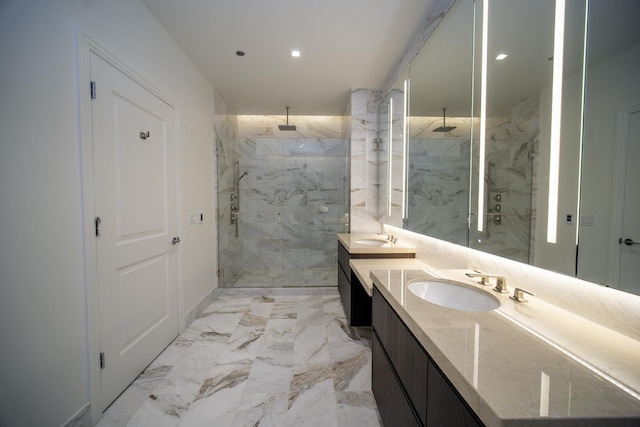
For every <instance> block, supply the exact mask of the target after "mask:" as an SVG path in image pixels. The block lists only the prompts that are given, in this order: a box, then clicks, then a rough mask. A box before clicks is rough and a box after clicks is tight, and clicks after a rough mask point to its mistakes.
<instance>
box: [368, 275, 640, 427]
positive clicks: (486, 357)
mask: <svg viewBox="0 0 640 427" xmlns="http://www.w3.org/2000/svg"><path fill="white" fill-rule="evenodd" d="M407 267H408V268H409V269H404V270H403V269H401V268H402V267H395V266H394V267H391V268H384V267H383V268H379V269H374V270H371V272H370V277H371V279H372V281H373V283H374V286H375V287H376V288H377V289H378V290H379V291H380V293H381V294H382V295H383V296H384V297H385V298H386V299H387V301H389V303H390V304H391V306H392V307H393V308H394V310H395V311H396V312H397V313H398V315H399V316H400V317H401V318H402V320H403V321H404V322H405V324H406V325H407V327H408V328H409V329H410V330H411V332H412V333H413V334H414V336H415V337H416V338H417V339H418V341H419V342H420V343H421V344H422V346H423V347H424V348H425V350H427V352H428V353H429V355H430V356H431V358H432V359H433V360H434V361H435V363H436V364H437V365H438V366H439V367H440V369H441V370H442V371H443V372H444V373H445V375H446V376H447V377H448V378H449V380H450V381H451V383H452V384H453V385H454V387H455V388H456V389H457V390H458V392H459V393H460V394H461V395H462V397H463V398H464V399H465V400H466V401H467V403H468V404H469V406H470V407H471V408H472V409H473V410H474V412H475V413H476V414H477V415H478V416H479V417H480V419H481V420H482V421H483V422H484V423H485V424H486V425H487V426H489V427H493V426H525V425H531V423H532V422H534V420H535V422H536V425H548V424H546V423H545V422H546V421H551V420H554V419H555V420H560V419H562V422H561V423H560V425H562V426H604V425H606V426H618V425H620V426H634V425H636V426H637V425H640V394H639V393H638V392H637V391H634V387H635V382H638V381H639V378H640V366H636V365H640V363H638V362H640V352H639V351H640V347H639V346H638V345H639V344H638V342H637V341H634V340H630V339H629V338H626V339H625V337H614V338H608V341H603V342H598V341H599V340H600V335H599V334H598V332H597V325H595V324H591V326H588V325H587V324H581V323H580V322H579V320H576V319H573V318H571V317H566V318H565V317H558V316H559V315H558V314H557V313H554V312H553V311H549V312H547V311H545V309H546V308H547V307H546V306H545V305H544V303H543V302H540V301H535V297H528V298H529V301H530V302H528V303H517V302H515V301H512V300H510V299H509V296H508V295H500V294H498V293H495V292H493V291H491V290H486V289H490V288H484V287H482V286H481V285H477V284H476V282H475V280H474V279H469V278H467V277H466V276H465V275H464V272H465V271H468V270H464V271H463V270H450V271H434V270H416V269H411V267H410V266H408V265H407ZM428 277H445V278H449V279H454V280H459V281H462V282H465V283H467V284H470V285H473V286H477V287H478V288H480V289H482V290H483V291H484V292H490V293H492V294H493V295H495V296H497V297H498V298H499V299H500V301H501V306H500V307H499V308H498V309H496V310H493V311H489V312H480V313H478V312H466V311H459V310H454V309H449V308H445V307H441V306H439V305H436V304H432V303H429V302H427V301H424V300H422V299H421V298H419V297H417V296H415V295H414V294H413V293H412V292H411V291H409V289H408V285H409V283H410V282H411V281H412V280H415V279H419V278H428ZM510 291H513V289H511V288H510ZM567 316H570V315H567ZM547 317H548V319H546V318H547ZM545 319H546V320H545ZM573 320H576V322H577V323H576V324H577V325H578V328H579V329H580V330H579V331H578V330H576V329H577V328H576V327H574V329H573V332H572V329H571V328H572V326H571V325H570V324H572V323H574V322H573ZM545 322H546V323H545ZM537 323H541V324H542V331H543V332H544V331H545V328H547V329H548V330H550V331H553V327H552V324H553V323H555V324H556V326H557V331H556V332H555V336H554V335H553V332H551V335H552V336H551V339H549V338H548V336H547V334H546V333H545V334H543V333H540V332H538V330H536V329H537V328H534V327H532V326H535V325H536V324H537ZM560 323H566V324H560ZM591 327H593V328H594V329H593V330H592V329H591ZM563 334H571V336H564V337H563ZM563 338H564V339H565V340H567V341H566V342H571V341H579V342H581V343H579V345H578V348H579V347H580V345H582V346H583V347H584V348H588V347H589V346H591V347H592V348H595V347H597V346H600V347H607V349H605V350H603V351H602V353H601V357H602V358H603V360H601V362H602V364H603V365H602V366H598V368H595V367H594V366H593V365H592V364H591V363H587V362H585V361H584V359H582V358H580V357H576V355H575V353H574V352H570V351H567V350H566V348H565V347H564V346H562V345H559V344H558V342H560V341H562V339H563ZM616 340H619V341H616ZM588 341H590V343H588ZM614 341H615V342H614ZM607 355H608V357H607ZM623 362H624V363H626V365H627V366H622V367H621V366H617V365H619V363H623ZM607 363H608V364H609V365H612V366H613V365H616V366H617V368H612V366H607ZM600 368H602V369H600ZM616 369H617V371H616ZM613 375H616V376H613ZM613 378H617V379H616V380H614V379H613ZM635 390H637V389H635ZM538 423H539V424H538Z"/></svg>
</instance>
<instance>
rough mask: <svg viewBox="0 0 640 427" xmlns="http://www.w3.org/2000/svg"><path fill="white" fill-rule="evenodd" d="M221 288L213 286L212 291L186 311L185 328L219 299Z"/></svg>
mask: <svg viewBox="0 0 640 427" xmlns="http://www.w3.org/2000/svg"><path fill="white" fill-rule="evenodd" d="M218 291H219V288H213V289H212V290H211V292H209V293H208V294H207V295H205V296H204V297H203V298H202V299H201V300H200V302H198V303H197V304H196V305H195V306H193V308H191V310H189V311H188V312H186V313H185V315H184V325H185V328H188V327H189V325H191V324H192V323H193V321H194V320H196V319H197V318H198V316H200V314H202V312H203V311H204V310H205V309H206V308H207V307H209V305H210V304H211V303H212V302H213V301H215V300H216V299H217V294H218Z"/></svg>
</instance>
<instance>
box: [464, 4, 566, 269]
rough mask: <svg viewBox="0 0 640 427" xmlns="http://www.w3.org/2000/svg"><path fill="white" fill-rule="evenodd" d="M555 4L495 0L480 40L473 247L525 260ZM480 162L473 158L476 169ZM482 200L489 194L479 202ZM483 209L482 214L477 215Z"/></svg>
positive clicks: (528, 243)
mask: <svg viewBox="0 0 640 427" xmlns="http://www.w3.org/2000/svg"><path fill="white" fill-rule="evenodd" d="M554 5H555V0H542V1H536V2H526V3H525V2H522V1H515V2H514V1H513V0H491V2H490V3H489V5H488V14H487V15H486V16H483V18H484V21H483V22H486V23H487V24H488V27H487V46H480V45H478V48H479V49H478V51H477V52H478V53H479V54H478V55H477V58H476V60H477V61H481V55H482V54H484V55H486V80H485V81H486V124H485V129H486V131H485V134H484V135H483V136H484V139H485V158H484V182H483V184H484V194H483V195H482V196H480V195H479V194H478V192H477V191H475V189H476V188H477V187H478V186H477V185H476V183H477V182H478V181H477V180H478V177H477V176H476V177H474V186H473V188H474V197H473V200H472V207H473V208H474V213H475V215H474V217H475V218H477V219H476V221H482V223H481V224H479V225H478V224H477V223H474V224H472V227H471V232H472V233H473V238H472V239H471V242H470V246H471V247H472V248H475V249H480V250H483V251H486V252H489V253H492V254H494V255H500V256H504V257H508V258H511V259H514V260H516V261H520V262H525V263H528V262H529V261H530V242H531V229H532V225H535V223H534V222H532V212H533V201H534V197H533V183H534V179H535V177H534V164H533V163H534V162H533V160H534V157H535V153H536V148H537V147H538V145H539V137H540V125H541V117H540V113H541V89H543V88H549V87H551V77H552V73H551V71H552V66H553V63H552V62H551V61H549V60H548V58H549V57H551V56H552V55H553V23H554ZM525 9H526V10H525ZM479 27H480V28H482V24H480V25H479ZM485 49H486V50H485ZM479 98H480V97H478V100H479ZM481 108H482V106H481V105H478V108H477V111H478V112H480V111H481ZM544 120H545V119H544V118H542V121H544ZM480 136H481V135H478V140H477V141H474V143H479V139H480ZM475 152H476V153H478V152H479V147H478V149H477V150H475ZM479 161H480V160H479V159H478V158H474V166H475V165H476V164H478V167H474V172H476V173H477V172H478V171H480V170H481V168H480V163H479ZM478 197H484V198H483V199H482V200H481V202H482V203H480V204H479V203H478V200H477V198H478ZM480 208H482V209H483V212H482V214H483V215H478V211H477V209H480ZM479 229H481V231H478V230H479Z"/></svg>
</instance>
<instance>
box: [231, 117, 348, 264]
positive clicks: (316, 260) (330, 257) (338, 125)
mask: <svg viewBox="0 0 640 427" xmlns="http://www.w3.org/2000/svg"><path fill="white" fill-rule="evenodd" d="M238 120H239V132H238V137H237V140H236V146H237V148H238V150H239V152H238V153H239V166H240V173H239V174H240V176H242V174H244V173H245V172H246V173H247V174H246V175H245V176H244V177H243V178H242V180H241V181H240V183H239V189H240V193H239V196H240V200H239V204H240V205H239V206H240V215H239V218H240V221H239V235H240V240H241V246H242V270H247V271H257V270H272V269H284V270H310V269H332V268H333V267H335V265H336V263H337V248H336V241H335V235H336V234H337V233H342V232H345V231H346V230H347V221H346V220H345V214H346V213H347V210H346V209H347V197H348V194H347V190H346V188H348V187H347V176H348V167H347V166H348V163H347V155H348V140H347V139H345V138H344V137H343V136H342V132H343V118H342V117H315V116H314V117H312V116H290V117H289V122H290V124H294V125H296V127H297V130H296V131H293V132H291V131H289V132H287V131H280V130H279V129H278V124H283V123H284V122H285V120H286V119H285V117H284V116H239V117H238Z"/></svg>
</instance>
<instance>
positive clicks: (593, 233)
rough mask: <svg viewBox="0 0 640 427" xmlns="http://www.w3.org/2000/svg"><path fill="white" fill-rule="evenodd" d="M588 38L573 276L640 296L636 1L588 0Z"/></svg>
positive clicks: (639, 19) (639, 20) (639, 23)
mask: <svg viewBox="0 0 640 427" xmlns="http://www.w3.org/2000/svg"><path fill="white" fill-rule="evenodd" d="M588 35H589V37H588V61H587V64H588V66H587V72H586V74H587V79H586V82H587V84H586V90H585V111H584V136H583V152H582V182H581V189H582V191H581V196H580V232H579V251H578V269H577V271H578V277H579V278H581V279H585V280H588V281H591V282H595V283H603V284H607V285H610V286H612V287H615V288H619V289H621V290H624V291H628V292H633V293H636V294H640V1H638V0H615V1H608V0H591V1H590V2H589V21H588ZM635 243H638V244H635Z"/></svg>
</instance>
